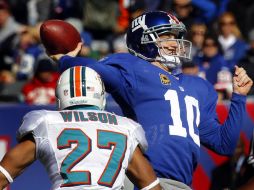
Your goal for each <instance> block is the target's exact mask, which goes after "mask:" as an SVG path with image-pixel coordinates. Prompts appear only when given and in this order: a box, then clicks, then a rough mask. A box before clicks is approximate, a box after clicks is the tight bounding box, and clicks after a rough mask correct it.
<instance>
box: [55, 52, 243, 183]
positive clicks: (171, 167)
mask: <svg viewBox="0 0 254 190" xmlns="http://www.w3.org/2000/svg"><path fill="white" fill-rule="evenodd" d="M82 59H83V58H71V57H68V56H65V57H63V58H62V59H61V60H60V67H61V70H65V69H67V68H69V67H72V66H76V65H86V66H89V67H91V68H92V69H94V70H95V71H97V72H98V73H99V74H100V75H101V77H102V79H103V81H104V83H105V86H106V90H107V91H108V92H109V93H111V94H112V96H113V97H114V98H115V100H116V101H117V103H118V104H119V105H120V107H121V108H122V111H123V113H124V114H125V115H126V116H128V117H130V118H132V119H134V120H136V121H137V122H139V123H140V124H141V125H142V127H143V128H144V130H145V132H146V138H147V141H148V150H147V152H146V156H147V158H148V160H149V161H150V162H151V164H152V166H153V168H154V170H155V172H156V173H157V176H158V177H163V178H169V179H173V180H177V181H180V182H183V183H185V184H187V185H190V184H191V182H192V175H193V171H194V170H195V167H196V165H197V163H198V159H199V152H200V150H199V149H200V142H201V143H203V144H204V145H206V146H207V147H209V148H211V149H213V150H215V151H216V152H218V153H221V154H231V153H233V151H234V147H235V145H236V142H237V139H238V135H239V132H240V126H241V116H242V115H243V114H245V96H241V95H237V94H234V95H233V97H232V104H231V109H230V113H229V117H228V119H227V121H226V122H225V123H224V124H223V126H220V124H219V123H218V120H217V116H216V111H215V108H216V103H217V94H216V91H215V90H214V88H213V86H212V85H211V84H210V83H208V82H207V81H205V80H203V79H201V78H198V77H194V76H186V75H183V74H179V75H176V76H173V75H171V74H170V73H168V72H166V71H164V70H162V69H160V68H158V67H156V66H154V65H152V64H151V63H149V62H147V61H145V60H142V59H140V58H138V57H135V56H132V55H130V54H127V53H122V54H113V55H110V56H108V57H106V58H104V59H103V60H101V61H99V62H98V63H96V64H89V63H85V62H84V61H82Z"/></svg>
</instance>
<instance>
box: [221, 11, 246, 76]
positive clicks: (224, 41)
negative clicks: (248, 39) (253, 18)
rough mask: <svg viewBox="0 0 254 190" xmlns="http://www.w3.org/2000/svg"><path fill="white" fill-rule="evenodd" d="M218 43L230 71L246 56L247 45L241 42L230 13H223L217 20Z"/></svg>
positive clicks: (239, 32)
mask: <svg viewBox="0 0 254 190" xmlns="http://www.w3.org/2000/svg"><path fill="white" fill-rule="evenodd" d="M218 23H219V42H220V44H221V46H222V52H223V56H224V59H225V60H226V61H227V65H228V67H229V68H230V69H231V71H233V70H234V66H235V65H236V64H237V63H238V62H239V60H240V59H241V58H243V56H244V55H245V54H246V50H247V47H248V46H247V44H246V43H245V42H244V41H243V40H242V34H241V31H240V30H239V28H238V26H237V23H236V21H235V17H234V15H233V14H232V13H230V12H225V13H224V14H222V15H221V17H220V18H219V21H218Z"/></svg>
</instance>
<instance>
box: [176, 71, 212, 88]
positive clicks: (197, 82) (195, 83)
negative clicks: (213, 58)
mask: <svg viewBox="0 0 254 190" xmlns="http://www.w3.org/2000/svg"><path fill="white" fill-rule="evenodd" d="M179 77H181V80H182V82H183V83H184V84H188V86H190V87H191V88H197V89H199V88H203V89H208V90H209V89H210V88H213V85H212V84H211V83H210V82H209V81H207V80H205V79H203V78H202V77H199V76H195V75H186V74H180V75H179Z"/></svg>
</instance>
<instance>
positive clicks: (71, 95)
mask: <svg viewBox="0 0 254 190" xmlns="http://www.w3.org/2000/svg"><path fill="white" fill-rule="evenodd" d="M56 98H57V102H58V109H59V110H63V109H65V108H68V107H73V106H79V105H88V106H97V107H98V108H99V109H101V110H103V109H104V107H105V104H106V99H105V88H104V84H103V82H102V80H101V77H100V75H99V74H98V73H97V72H95V71H94V70H93V69H91V68H88V67H83V66H77V67H72V68H69V69H67V70H66V71H64V72H63V73H62V74H61V76H60V78H59V80H58V82H57V87H56Z"/></svg>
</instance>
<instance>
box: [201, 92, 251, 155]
mask: <svg viewBox="0 0 254 190" xmlns="http://www.w3.org/2000/svg"><path fill="white" fill-rule="evenodd" d="M207 97H209V101H208V102H207V104H206V105H205V106H204V109H202V112H201V113H203V114H204V115H203V117H202V118H201V122H200V125H199V134H200V141H201V143H202V144H203V145H204V146H206V147H208V148H210V149H212V150H214V151H215V152H217V153H219V154H222V155H232V154H233V153H234V150H235V147H236V145H237V141H238V139H239V135H240V130H241V127H242V119H243V118H244V115H245V114H246V109H245V103H246V96H243V95H239V94H236V93H233V95H232V98H231V105H230V110H229V114H228V117H227V119H226V121H225V122H224V123H223V124H220V123H219V121H218V118H217V114H216V104H217V95H216V92H215V91H214V89H213V88H212V89H211V90H210V92H209V94H208V95H207Z"/></svg>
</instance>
